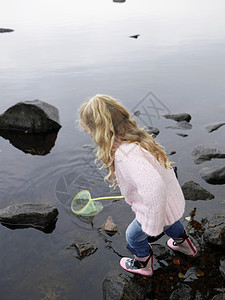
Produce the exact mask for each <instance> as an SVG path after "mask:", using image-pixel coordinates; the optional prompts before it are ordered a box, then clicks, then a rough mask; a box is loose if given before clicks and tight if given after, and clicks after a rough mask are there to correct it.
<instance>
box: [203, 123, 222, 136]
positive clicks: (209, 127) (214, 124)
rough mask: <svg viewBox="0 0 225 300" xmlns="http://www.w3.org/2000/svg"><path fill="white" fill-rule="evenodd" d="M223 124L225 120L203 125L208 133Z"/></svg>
mask: <svg viewBox="0 0 225 300" xmlns="http://www.w3.org/2000/svg"><path fill="white" fill-rule="evenodd" d="M223 125H225V122H219V123H212V124H208V125H205V128H206V129H207V131H208V132H209V133H210V132H213V131H215V130H217V129H219V128H220V127H221V126H223Z"/></svg>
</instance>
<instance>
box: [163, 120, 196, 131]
mask: <svg viewBox="0 0 225 300" xmlns="http://www.w3.org/2000/svg"><path fill="white" fill-rule="evenodd" d="M166 128H171V129H184V130H189V129H191V128H192V125H191V124H189V123H188V122H187V121H179V122H177V123H176V125H175V126H166Z"/></svg>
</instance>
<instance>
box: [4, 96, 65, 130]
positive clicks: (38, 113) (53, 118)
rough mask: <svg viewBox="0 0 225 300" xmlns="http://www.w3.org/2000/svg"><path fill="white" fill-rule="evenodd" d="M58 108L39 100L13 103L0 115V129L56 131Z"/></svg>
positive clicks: (58, 124) (58, 127) (57, 126)
mask: <svg viewBox="0 0 225 300" xmlns="http://www.w3.org/2000/svg"><path fill="white" fill-rule="evenodd" d="M60 128H61V125H60V123H59V113H58V109H57V108H56V107H54V106H53V105H50V104H48V103H46V102H43V101H40V100H33V101H24V102H19V103H17V104H15V105H14V106H12V107H10V108H9V109H7V110H6V111H5V112H4V113H3V114H1V115H0V129H4V130H23V131H25V132H26V131H27V132H33V133H40V132H49V131H55V130H56V131H58V130H59V129H60Z"/></svg>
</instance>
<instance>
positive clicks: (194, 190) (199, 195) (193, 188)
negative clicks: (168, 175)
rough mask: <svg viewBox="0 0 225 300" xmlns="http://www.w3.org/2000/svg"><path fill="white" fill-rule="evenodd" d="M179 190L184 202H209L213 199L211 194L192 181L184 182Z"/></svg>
mask: <svg viewBox="0 0 225 300" xmlns="http://www.w3.org/2000/svg"><path fill="white" fill-rule="evenodd" d="M181 188H182V191H183V194H184V198H185V199H186V200H193V201H195V200H211V199H213V198H215V196H214V195H213V194H211V193H210V192H208V191H207V190H206V189H205V188H203V187H201V186H200V185H199V184H198V183H196V182H194V181H187V182H185V183H184V184H183V185H182V186H181Z"/></svg>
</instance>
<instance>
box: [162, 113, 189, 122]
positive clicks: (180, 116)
mask: <svg viewBox="0 0 225 300" xmlns="http://www.w3.org/2000/svg"><path fill="white" fill-rule="evenodd" d="M163 117H164V118H166V119H172V120H174V121H177V122H181V121H187V122H190V120H191V115H189V114H186V113H182V114H166V115H163Z"/></svg>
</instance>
